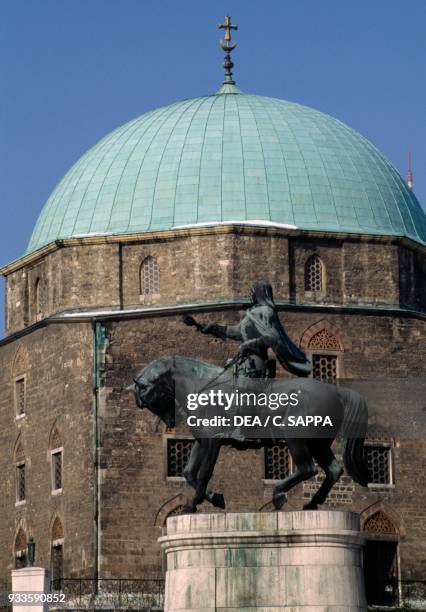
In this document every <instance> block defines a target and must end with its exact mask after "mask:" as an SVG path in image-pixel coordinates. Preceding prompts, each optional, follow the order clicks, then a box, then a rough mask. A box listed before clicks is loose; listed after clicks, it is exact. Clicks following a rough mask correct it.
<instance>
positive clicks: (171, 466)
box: [167, 438, 194, 477]
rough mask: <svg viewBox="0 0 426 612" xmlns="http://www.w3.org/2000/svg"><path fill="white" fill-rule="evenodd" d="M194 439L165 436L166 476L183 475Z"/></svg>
mask: <svg viewBox="0 0 426 612" xmlns="http://www.w3.org/2000/svg"><path fill="white" fill-rule="evenodd" d="M193 444H194V440H192V439H177V438H167V476H170V477H183V470H184V468H185V466H186V464H187V462H188V459H189V455H190V453H191V449H192V445H193Z"/></svg>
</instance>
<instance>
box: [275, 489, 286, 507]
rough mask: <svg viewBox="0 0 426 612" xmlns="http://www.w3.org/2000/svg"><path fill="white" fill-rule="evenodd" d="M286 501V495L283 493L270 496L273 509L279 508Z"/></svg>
mask: <svg viewBox="0 0 426 612" xmlns="http://www.w3.org/2000/svg"><path fill="white" fill-rule="evenodd" d="M286 501H287V495H286V494H285V493H277V494H276V495H274V496H273V498H272V503H273V504H274V508H275V510H280V509H281V508H282V507H283V506H284V504H285V503H286Z"/></svg>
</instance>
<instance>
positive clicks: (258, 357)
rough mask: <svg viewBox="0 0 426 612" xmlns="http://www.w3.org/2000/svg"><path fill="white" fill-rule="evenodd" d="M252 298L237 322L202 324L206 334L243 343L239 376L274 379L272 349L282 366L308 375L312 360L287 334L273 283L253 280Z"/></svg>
mask: <svg viewBox="0 0 426 612" xmlns="http://www.w3.org/2000/svg"><path fill="white" fill-rule="evenodd" d="M250 297H251V301H252V306H251V307H250V308H249V309H248V310H247V311H246V313H245V315H244V317H243V319H242V320H241V321H240V323H239V324H238V325H218V324H217V323H208V324H207V325H204V326H200V331H202V332H203V333H204V334H211V335H213V336H216V337H218V338H221V339H223V340H226V339H227V338H230V339H232V340H237V341H238V342H240V343H241V344H240V347H239V351H238V352H239V356H240V359H239V361H238V363H237V364H236V366H235V368H236V376H237V377H240V376H243V377H249V378H274V377H275V363H276V362H275V360H273V359H268V349H269V348H270V349H272V351H273V352H274V353H275V356H276V357H277V359H278V361H279V362H280V364H281V365H282V367H283V368H285V369H286V370H288V371H289V372H290V373H291V374H295V375H296V376H309V374H310V373H311V370H312V366H311V363H310V362H309V360H308V358H307V357H306V355H305V353H303V351H301V350H300V349H299V348H298V347H297V346H296V344H294V342H292V340H290V338H289V337H288V336H287V334H286V332H285V331H284V328H283V326H282V324H281V321H280V319H279V317H278V312H277V307H276V305H275V302H274V299H273V294H272V287H271V284H270V283H269V282H267V281H257V282H255V283H253V286H252V288H251V292H250Z"/></svg>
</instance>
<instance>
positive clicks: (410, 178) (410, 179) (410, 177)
mask: <svg viewBox="0 0 426 612" xmlns="http://www.w3.org/2000/svg"><path fill="white" fill-rule="evenodd" d="M407 185H408V187H409V189H412V188H413V186H414V179H413V168H412V160H411V151H409V152H408V174H407Z"/></svg>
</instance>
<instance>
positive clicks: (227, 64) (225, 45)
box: [217, 15, 238, 85]
mask: <svg viewBox="0 0 426 612" xmlns="http://www.w3.org/2000/svg"><path fill="white" fill-rule="evenodd" d="M217 27H218V28H219V30H225V40H224V41H223V40H221V41H220V46H221V47H222V49H223V50H224V51H225V54H226V55H225V59H224V62H223V67H224V68H225V80H224V81H223V82H224V83H229V84H231V85H235V81H234V80H233V78H232V68H233V67H234V64H233V62H232V60H231V53H232V51H233V50H234V49H235V47H236V46H237V43H232V42H231V31H232V30H238V26H237V25H232V23H231V17H230V16H229V15H225V23H220V24H219V25H218V26H217Z"/></svg>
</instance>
